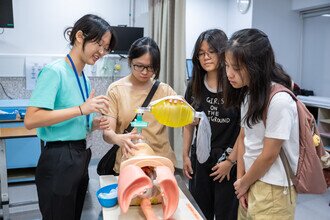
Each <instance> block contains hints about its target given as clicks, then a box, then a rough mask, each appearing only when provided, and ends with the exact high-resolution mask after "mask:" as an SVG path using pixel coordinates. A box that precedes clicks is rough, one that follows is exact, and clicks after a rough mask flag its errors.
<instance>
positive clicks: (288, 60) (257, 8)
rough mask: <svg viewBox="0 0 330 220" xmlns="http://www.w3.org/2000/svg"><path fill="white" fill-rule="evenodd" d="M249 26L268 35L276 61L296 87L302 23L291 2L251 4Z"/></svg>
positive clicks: (261, 0) (266, 0)
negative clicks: (250, 23)
mask: <svg viewBox="0 0 330 220" xmlns="http://www.w3.org/2000/svg"><path fill="white" fill-rule="evenodd" d="M252 26H253V27H255V28H258V29H261V30H262V31H264V32H265V33H266V34H267V35H268V37H269V40H270V41H271V44H272V46H273V49H274V52H275V58H276V60H277V61H278V62H279V63H280V64H282V65H283V67H284V69H285V70H286V71H287V72H288V74H289V75H290V76H291V77H292V78H293V80H295V81H296V82H297V83H298V84H299V83H300V72H301V71H300V47H301V34H302V19H301V17H300V15H299V13H298V12H296V11H292V10H291V1H288V0H276V1H274V0H254V1H253V15H252Z"/></svg>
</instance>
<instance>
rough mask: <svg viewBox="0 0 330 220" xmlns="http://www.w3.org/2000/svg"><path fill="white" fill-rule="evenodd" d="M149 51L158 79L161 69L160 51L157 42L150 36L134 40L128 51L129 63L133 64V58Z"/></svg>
mask: <svg viewBox="0 0 330 220" xmlns="http://www.w3.org/2000/svg"><path fill="white" fill-rule="evenodd" d="M146 53H149V54H150V56H151V66H152V68H153V70H154V74H155V77H154V79H158V77H159V71H160V51H159V47H158V45H157V43H156V42H155V41H154V40H153V39H152V38H150V37H142V38H139V39H137V40H136V41H134V43H133V44H132V45H131V48H130V49H129V51H128V65H129V66H131V64H132V60H133V59H136V58H139V57H141V56H143V55H144V54H146Z"/></svg>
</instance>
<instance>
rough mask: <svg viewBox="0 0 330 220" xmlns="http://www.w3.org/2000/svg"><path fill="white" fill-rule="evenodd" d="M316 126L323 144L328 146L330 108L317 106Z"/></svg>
mask: <svg viewBox="0 0 330 220" xmlns="http://www.w3.org/2000/svg"><path fill="white" fill-rule="evenodd" d="M318 126H319V130H320V135H321V138H322V141H323V144H324V145H325V146H328V147H330V109H325V108H319V117H318Z"/></svg>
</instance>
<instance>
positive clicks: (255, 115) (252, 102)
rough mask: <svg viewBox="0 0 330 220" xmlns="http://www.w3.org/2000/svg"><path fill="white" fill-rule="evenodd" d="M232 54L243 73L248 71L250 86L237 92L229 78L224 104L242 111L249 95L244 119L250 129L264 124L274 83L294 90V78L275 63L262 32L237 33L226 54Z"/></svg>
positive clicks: (272, 53) (268, 42) (225, 82)
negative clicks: (264, 115) (292, 86)
mask: <svg viewBox="0 0 330 220" xmlns="http://www.w3.org/2000/svg"><path fill="white" fill-rule="evenodd" d="M227 52H230V53H232V55H233V57H234V59H235V61H234V62H235V63H234V65H236V66H237V67H238V69H239V70H243V69H244V70H245V71H247V73H248V75H249V85H248V86H244V87H242V88H239V89H235V88H233V87H232V86H231V85H230V83H229V81H228V78H226V79H225V81H224V101H225V105H226V106H227V107H229V106H236V107H239V106H240V105H241V104H242V103H243V102H244V99H245V96H246V95H247V94H249V99H248V102H249V108H248V111H247V114H246V115H245V116H244V120H246V122H247V125H248V126H249V127H251V126H252V125H254V124H256V123H258V122H259V121H260V120H262V115H263V112H264V110H265V108H266V105H267V104H268V100H269V95H270V90H271V83H272V82H276V83H279V84H282V85H283V86H285V87H287V88H289V89H291V78H290V76H289V75H288V74H287V73H286V72H285V71H284V70H283V68H282V67H281V66H280V65H279V64H278V63H276V62H275V55H274V51H273V49H272V46H271V44H270V41H269V39H268V36H267V35H266V34H265V33H264V32H262V31H260V30H258V29H253V28H251V29H243V30H239V31H237V32H235V33H234V34H233V35H232V36H231V38H230V39H229V41H228V46H227V49H226V53H227Z"/></svg>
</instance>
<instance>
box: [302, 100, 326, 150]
mask: <svg viewBox="0 0 330 220" xmlns="http://www.w3.org/2000/svg"><path fill="white" fill-rule="evenodd" d="M298 99H300V100H301V101H302V102H303V103H304V104H305V105H306V106H307V107H308V108H309V109H310V110H311V112H312V113H313V114H314V116H315V119H316V120H317V124H318V127H319V131H320V136H321V139H322V142H323V144H324V146H326V148H327V150H330V98H328V97H319V96H298Z"/></svg>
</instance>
